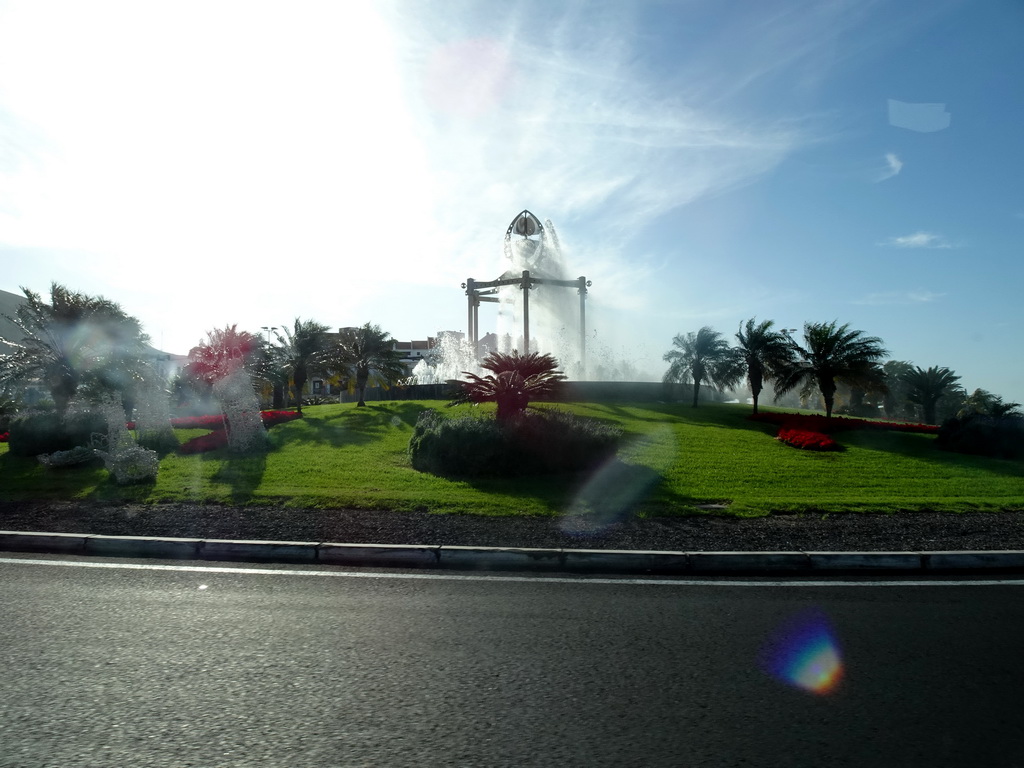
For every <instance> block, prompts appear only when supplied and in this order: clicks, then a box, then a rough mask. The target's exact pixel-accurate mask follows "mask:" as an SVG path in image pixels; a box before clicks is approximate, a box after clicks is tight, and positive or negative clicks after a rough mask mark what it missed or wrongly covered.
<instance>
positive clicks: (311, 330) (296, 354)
mask: <svg viewBox="0 0 1024 768" xmlns="http://www.w3.org/2000/svg"><path fill="white" fill-rule="evenodd" d="M329 331H330V328H329V327H328V326H326V325H324V324H323V323H318V322H316V320H305V321H303V320H300V319H299V318H297V317H296V318H295V325H294V327H293V328H292V329H290V330H289V328H288V327H287V326H282V328H281V332H280V333H279V332H278V331H276V330H275V331H274V335H275V336H276V337H277V346H276V347H275V350H274V351H275V355H276V358H277V363H278V365H279V368H280V370H281V372H283V373H284V374H285V375H290V376H291V378H292V382H293V383H294V384H295V409H296V411H298V413H299V415H300V416H301V415H302V388H303V387H304V386H306V382H307V381H309V374H310V372H311V371H315V370H319V369H321V368H323V367H324V366H325V364H326V362H327V357H328V353H329V349H330V344H329V342H328V340H327V334H328V332H329Z"/></svg>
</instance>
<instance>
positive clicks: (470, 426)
mask: <svg viewBox="0 0 1024 768" xmlns="http://www.w3.org/2000/svg"><path fill="white" fill-rule="evenodd" d="M621 439H622V431H621V430H619V429H617V428H615V427H610V426H608V425H606V424H603V423H601V422H599V421H596V420H594V419H583V418H579V417H577V416H573V415H572V414H567V413H562V412H560V411H541V412H533V413H524V414H520V415H519V416H517V417H514V418H511V419H508V420H506V421H505V422H504V423H499V422H498V421H496V420H495V419H480V418H475V417H473V416H462V417H459V418H454V419H446V418H444V417H443V416H441V414H439V413H438V412H437V411H435V410H426V411H424V412H423V413H421V414H420V417H419V419H417V421H416V426H415V428H414V429H413V435H412V438H411V439H410V440H409V458H410V460H411V461H412V465H413V468H414V469H417V470H419V471H420V472H430V473H432V474H437V475H453V476H470V477H471V476H481V475H484V476H496V477H510V476H515V475H524V474H546V473H557V472H573V471H580V470H585V469H590V468H592V467H594V466H596V465H598V464H600V463H601V462H603V461H604V460H605V459H607V458H608V457H609V456H611V455H613V454H614V453H615V450H616V448H617V447H618V444H619V441H620V440H621Z"/></svg>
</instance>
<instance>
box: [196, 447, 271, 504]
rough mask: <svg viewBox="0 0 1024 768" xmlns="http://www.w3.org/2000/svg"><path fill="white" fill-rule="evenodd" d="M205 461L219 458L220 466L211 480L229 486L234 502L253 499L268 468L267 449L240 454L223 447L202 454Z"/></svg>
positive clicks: (241, 502)
mask: <svg viewBox="0 0 1024 768" xmlns="http://www.w3.org/2000/svg"><path fill="white" fill-rule="evenodd" d="M202 458H203V461H209V460H217V461H219V462H220V468H219V469H218V470H217V471H216V472H214V473H213V475H212V476H211V477H210V480H211V481H212V482H214V483H220V484H222V485H226V486H228V489H229V495H230V498H231V501H232V503H234V504H245V503H246V502H249V501H251V500H252V498H253V496H254V495H255V493H256V489H257V488H259V486H260V483H261V482H263V474H264V472H266V470H267V451H266V450H261V451H254V452H253V453H249V454H245V455H240V454H234V453H231V452H230V451H228V449H226V448H222V449H220V450H217V451H212V452H210V453H204V454H203V455H202Z"/></svg>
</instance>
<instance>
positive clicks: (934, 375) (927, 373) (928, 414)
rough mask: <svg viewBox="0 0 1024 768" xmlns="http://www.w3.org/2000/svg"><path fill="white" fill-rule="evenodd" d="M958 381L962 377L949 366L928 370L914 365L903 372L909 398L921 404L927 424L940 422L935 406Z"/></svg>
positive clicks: (949, 392)
mask: <svg viewBox="0 0 1024 768" xmlns="http://www.w3.org/2000/svg"><path fill="white" fill-rule="evenodd" d="M958 381H960V377H959V376H957V375H956V374H955V373H953V371H951V370H950V369H949V368H939V367H936V366H932V367H931V368H929V369H928V370H924V369H922V368H921V367H920V366H914V368H913V370H910V371H907V372H906V373H904V374H903V382H904V383H905V384H906V385H907V400H909V401H910V402H911V403H914V404H915V405H919V406H921V410H922V412H923V415H924V422H925V424H936V423H938V422H937V421H936V418H935V407H936V406H937V405H938V403H939V400H941V399H942V398H943V397H946V396H948V395H949V394H951V392H952V391H953V389H954V385H955V384H956V383H957V382H958Z"/></svg>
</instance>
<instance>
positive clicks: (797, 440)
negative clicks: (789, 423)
mask: <svg viewBox="0 0 1024 768" xmlns="http://www.w3.org/2000/svg"><path fill="white" fill-rule="evenodd" d="M775 437H776V439H777V440H781V441H782V442H784V443H785V444H786V445H791V446H793V447H794V448H803V449H804V450H806V451H841V450H843V447H842V446H841V445H839V443H837V442H836V441H835V440H833V439H832V438H831V437H829V436H828V435H826V434H825V433H823V432H810V431H808V430H806V429H800V428H799V427H786V426H783V427H780V428H779V434H778V435H776V436H775Z"/></svg>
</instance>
